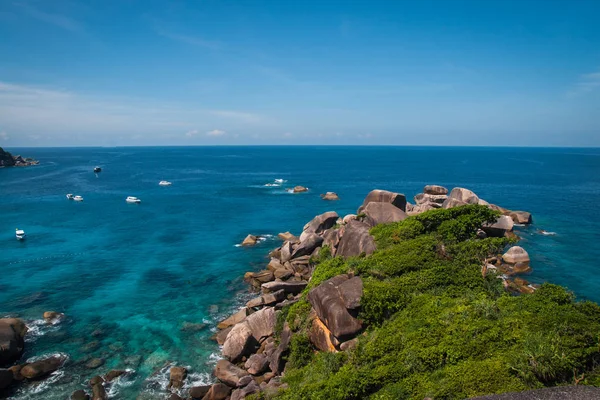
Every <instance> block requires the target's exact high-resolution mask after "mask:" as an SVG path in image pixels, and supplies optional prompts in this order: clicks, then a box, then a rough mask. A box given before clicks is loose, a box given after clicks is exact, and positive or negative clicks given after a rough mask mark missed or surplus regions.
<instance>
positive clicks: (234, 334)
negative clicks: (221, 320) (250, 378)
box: [221, 321, 256, 362]
mask: <svg viewBox="0 0 600 400" xmlns="http://www.w3.org/2000/svg"><path fill="white" fill-rule="evenodd" d="M255 343H256V342H255V341H254V340H253V337H252V331H251V330H250V326H249V325H248V322H247V321H243V322H240V323H239V324H236V325H235V326H234V327H233V328H232V329H231V331H230V332H229V334H228V335H227V339H225V343H224V344H223V349H222V351H221V352H222V353H223V355H224V356H225V357H226V358H227V359H228V360H230V361H231V362H237V361H239V360H240V359H241V358H242V357H244V356H247V355H249V354H250V353H251V351H252V349H253V347H254V346H253V345H254V344H255Z"/></svg>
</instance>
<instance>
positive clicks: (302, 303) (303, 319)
mask: <svg viewBox="0 0 600 400" xmlns="http://www.w3.org/2000/svg"><path fill="white" fill-rule="evenodd" d="M310 309H311V306H310V303H309V302H308V300H306V299H304V298H303V299H301V300H299V301H298V302H296V303H294V304H292V305H291V306H290V307H289V311H288V313H287V317H286V320H287V323H288V325H289V326H290V329H291V330H292V331H298V330H301V329H303V328H306V327H307V326H308V323H309V314H310Z"/></svg>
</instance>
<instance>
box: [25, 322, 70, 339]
mask: <svg viewBox="0 0 600 400" xmlns="http://www.w3.org/2000/svg"><path fill="white" fill-rule="evenodd" d="M61 321H62V318H57V319H55V320H53V321H52V322H51V323H48V322H47V321H46V320H44V319H36V320H33V321H29V322H27V323H26V324H25V325H27V334H26V335H25V342H28V343H30V342H35V341H36V340H37V339H38V338H39V337H41V336H44V335H45V334H46V333H48V332H56V331H57V330H58V329H59V327H58V326H57V325H58V324H60V322H61Z"/></svg>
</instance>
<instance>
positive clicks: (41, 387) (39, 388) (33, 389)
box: [29, 369, 65, 394]
mask: <svg viewBox="0 0 600 400" xmlns="http://www.w3.org/2000/svg"><path fill="white" fill-rule="evenodd" d="M63 376H65V371H63V370H62V369H59V370H57V371H54V372H53V373H51V374H50V376H48V377H47V378H46V379H44V380H43V381H39V382H36V383H35V384H33V385H31V386H30V389H29V392H30V393H34V394H38V393H41V392H43V391H45V390H46V389H48V388H49V387H50V386H51V385H52V384H53V383H56V382H58V380H59V379H60V378H62V377H63Z"/></svg>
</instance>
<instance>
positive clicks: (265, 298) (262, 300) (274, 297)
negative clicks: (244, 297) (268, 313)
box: [246, 272, 292, 308]
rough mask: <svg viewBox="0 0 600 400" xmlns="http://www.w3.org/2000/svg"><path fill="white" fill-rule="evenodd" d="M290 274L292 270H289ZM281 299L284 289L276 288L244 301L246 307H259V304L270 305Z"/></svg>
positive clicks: (283, 295)
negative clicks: (276, 289)
mask: <svg viewBox="0 0 600 400" xmlns="http://www.w3.org/2000/svg"><path fill="white" fill-rule="evenodd" d="M291 274H292V272H290V275H291ZM283 300H285V291H284V290H278V291H276V292H273V293H267V294H263V295H262V296H260V297H255V298H254V299H252V300H250V301H248V302H247V303H246V307H248V308H252V307H261V306H272V305H274V304H277V303H279V302H281V301H283Z"/></svg>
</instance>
